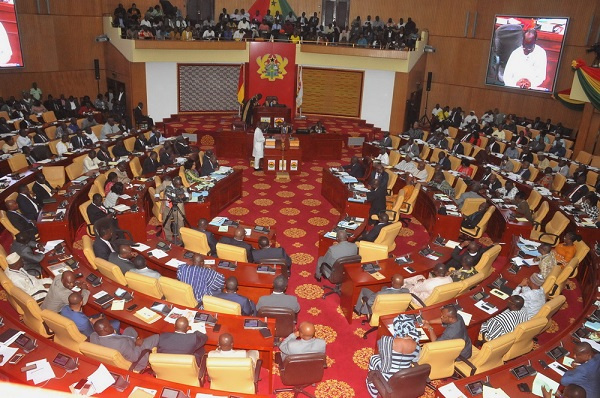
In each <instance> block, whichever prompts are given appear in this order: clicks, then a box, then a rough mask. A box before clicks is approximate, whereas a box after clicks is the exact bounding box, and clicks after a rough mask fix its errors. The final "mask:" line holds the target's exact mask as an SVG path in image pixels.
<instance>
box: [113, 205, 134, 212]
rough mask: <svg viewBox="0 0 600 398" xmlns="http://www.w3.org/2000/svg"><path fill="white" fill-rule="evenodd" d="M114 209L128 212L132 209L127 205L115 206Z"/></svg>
mask: <svg viewBox="0 0 600 398" xmlns="http://www.w3.org/2000/svg"><path fill="white" fill-rule="evenodd" d="M113 209H114V210H116V211H127V210H129V209H131V207H129V206H127V205H116V206H113Z"/></svg>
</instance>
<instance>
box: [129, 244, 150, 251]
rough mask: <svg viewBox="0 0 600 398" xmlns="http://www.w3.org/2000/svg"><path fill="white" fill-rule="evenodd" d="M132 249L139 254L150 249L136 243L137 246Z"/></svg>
mask: <svg viewBox="0 0 600 398" xmlns="http://www.w3.org/2000/svg"><path fill="white" fill-rule="evenodd" d="M132 247H133V246H132ZM133 248H134V249H135V250H137V251H139V252H140V253H141V252H145V251H146V250H148V249H150V246H148V245H145V244H143V243H139V242H138V243H137V246H135V247H133Z"/></svg>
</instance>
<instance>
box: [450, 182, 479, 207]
mask: <svg viewBox="0 0 600 398" xmlns="http://www.w3.org/2000/svg"><path fill="white" fill-rule="evenodd" d="M479 191H481V185H480V184H479V182H477V181H471V183H470V184H469V186H468V190H467V191H466V192H465V193H463V194H462V195H460V198H458V199H457V200H456V205H457V206H458V208H459V209H462V207H463V205H464V204H465V200H466V199H469V198H473V199H483V197H482V196H481V195H479Z"/></svg>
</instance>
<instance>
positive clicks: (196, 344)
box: [157, 317, 208, 365]
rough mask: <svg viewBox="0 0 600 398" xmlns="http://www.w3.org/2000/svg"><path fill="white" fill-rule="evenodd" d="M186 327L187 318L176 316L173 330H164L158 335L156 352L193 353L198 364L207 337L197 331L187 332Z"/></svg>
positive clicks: (187, 324)
mask: <svg viewBox="0 0 600 398" xmlns="http://www.w3.org/2000/svg"><path fill="white" fill-rule="evenodd" d="M188 328H189V321H188V320H187V318H184V317H180V318H177V320H176V321H175V331H174V332H172V333H171V332H165V333H161V334H160V335H159V336H158V347H157V348H158V350H157V351H158V353H161V354H184V355H193V356H195V357H196V363H197V364H198V365H200V362H201V361H202V357H203V356H204V344H206V341H207V340H208V337H206V335H205V334H204V333H201V332H199V331H195V332H194V333H187V331H188Z"/></svg>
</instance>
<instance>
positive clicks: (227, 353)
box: [208, 333, 258, 367]
mask: <svg viewBox="0 0 600 398" xmlns="http://www.w3.org/2000/svg"><path fill="white" fill-rule="evenodd" d="M208 357H209V358H250V359H252V366H253V367H254V366H256V361H258V351H257V350H234V349H233V336H232V335H231V334H229V333H223V334H222V335H220V336H219V346H218V347H217V349H216V350H213V351H210V352H209V353H208Z"/></svg>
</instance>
